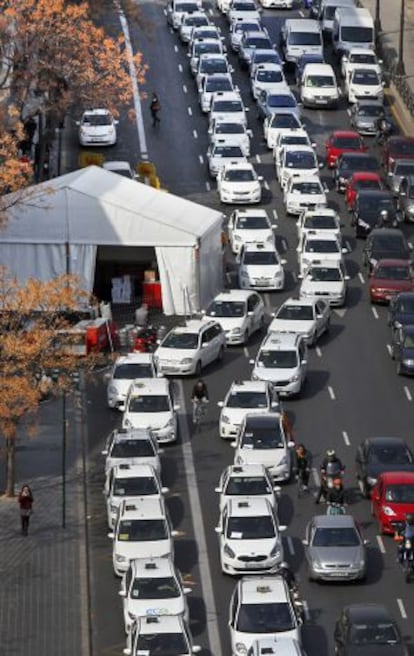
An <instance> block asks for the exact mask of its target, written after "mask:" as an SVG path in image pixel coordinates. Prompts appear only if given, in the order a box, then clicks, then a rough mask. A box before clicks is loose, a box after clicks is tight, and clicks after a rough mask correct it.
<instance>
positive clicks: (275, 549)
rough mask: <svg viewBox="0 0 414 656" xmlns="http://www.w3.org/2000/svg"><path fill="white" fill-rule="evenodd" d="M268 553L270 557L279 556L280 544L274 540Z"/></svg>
mask: <svg viewBox="0 0 414 656" xmlns="http://www.w3.org/2000/svg"><path fill="white" fill-rule="evenodd" d="M270 555H271V556H272V558H278V557H279V556H280V544H279V542H276V544H275V546H274V547H273V549H272V551H271V552H270Z"/></svg>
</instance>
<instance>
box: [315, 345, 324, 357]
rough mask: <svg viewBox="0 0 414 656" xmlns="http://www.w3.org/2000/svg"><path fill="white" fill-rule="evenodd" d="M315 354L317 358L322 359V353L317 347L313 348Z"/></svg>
mask: <svg viewBox="0 0 414 656" xmlns="http://www.w3.org/2000/svg"><path fill="white" fill-rule="evenodd" d="M315 353H316V355H317V356H318V358H321V357H322V351H321V349H320V348H319V346H317V347H316V348H315Z"/></svg>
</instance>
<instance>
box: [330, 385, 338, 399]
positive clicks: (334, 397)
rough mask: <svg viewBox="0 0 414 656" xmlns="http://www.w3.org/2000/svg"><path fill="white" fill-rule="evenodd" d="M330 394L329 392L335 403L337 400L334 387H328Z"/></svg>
mask: <svg viewBox="0 0 414 656" xmlns="http://www.w3.org/2000/svg"><path fill="white" fill-rule="evenodd" d="M328 392H329V396H330V397H331V399H332V401H335V399H336V396H335V392H334V391H333V387H331V386H330V385H328Z"/></svg>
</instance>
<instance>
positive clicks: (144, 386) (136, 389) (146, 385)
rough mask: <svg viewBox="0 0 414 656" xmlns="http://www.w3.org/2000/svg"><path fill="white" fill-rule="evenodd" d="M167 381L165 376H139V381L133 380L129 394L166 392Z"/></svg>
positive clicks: (167, 388)
mask: <svg viewBox="0 0 414 656" xmlns="http://www.w3.org/2000/svg"><path fill="white" fill-rule="evenodd" d="M168 393H169V382H168V380H167V379H166V378H142V379H141V378H140V379H139V382H135V381H134V382H133V383H132V385H131V388H130V394H131V396H134V395H135V396H143V395H145V394H168Z"/></svg>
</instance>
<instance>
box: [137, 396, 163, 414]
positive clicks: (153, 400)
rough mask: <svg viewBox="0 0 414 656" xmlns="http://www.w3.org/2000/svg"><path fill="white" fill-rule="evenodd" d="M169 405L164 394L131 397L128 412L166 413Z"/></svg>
mask: <svg viewBox="0 0 414 656" xmlns="http://www.w3.org/2000/svg"><path fill="white" fill-rule="evenodd" d="M170 409H171V408H170V403H169V399H168V396H167V395H166V394H143V395H142V396H138V395H137V396H132V397H131V398H130V400H129V405H128V412H168V411H169V410H170Z"/></svg>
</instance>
